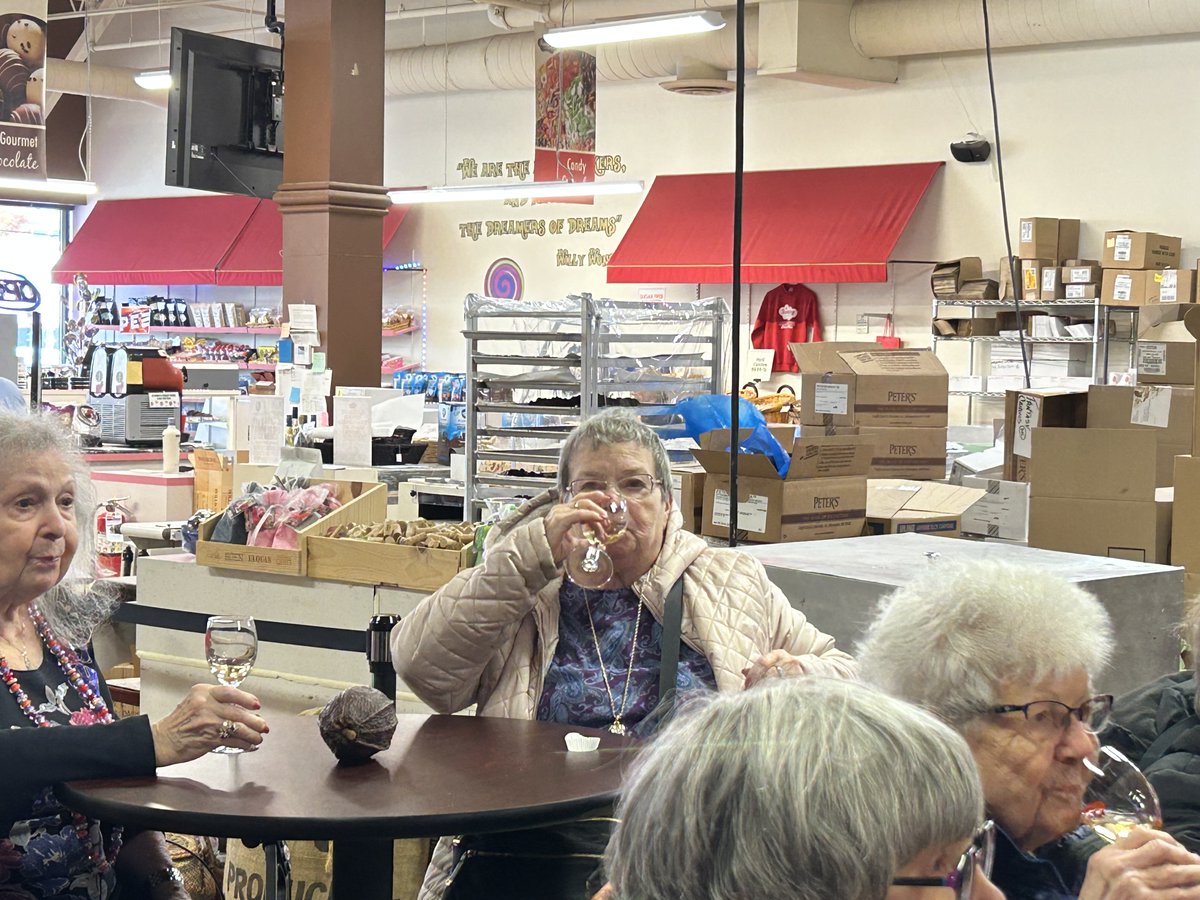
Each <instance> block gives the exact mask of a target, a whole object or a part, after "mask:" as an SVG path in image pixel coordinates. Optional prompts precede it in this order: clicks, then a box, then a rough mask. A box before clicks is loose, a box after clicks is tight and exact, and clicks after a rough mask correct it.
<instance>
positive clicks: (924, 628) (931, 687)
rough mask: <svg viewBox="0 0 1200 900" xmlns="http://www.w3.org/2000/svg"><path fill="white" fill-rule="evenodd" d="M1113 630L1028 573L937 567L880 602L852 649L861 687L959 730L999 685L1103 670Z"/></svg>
mask: <svg viewBox="0 0 1200 900" xmlns="http://www.w3.org/2000/svg"><path fill="white" fill-rule="evenodd" d="M1112 650H1113V633H1112V623H1111V621H1110V620H1109V616H1108V613H1107V612H1106V611H1105V609H1104V607H1103V606H1101V604H1100V601H1098V600H1097V599H1096V598H1095V597H1093V596H1092V595H1091V594H1089V593H1088V592H1087V591H1085V590H1083V589H1081V588H1079V587H1077V586H1076V585H1073V584H1069V583H1068V582H1066V581H1064V580H1063V579H1061V578H1059V577H1058V576H1056V575H1052V574H1050V573H1048V572H1045V571H1043V570H1040V569H1036V568H1033V567H1031V566H1017V565H1012V564H1008V563H998V562H991V561H986V560H981V561H972V562H966V563H958V562H942V563H936V564H934V565H931V566H929V568H928V570H927V571H926V572H925V573H924V574H922V575H920V576H919V577H917V578H915V579H913V580H912V581H911V582H909V583H908V584H906V585H904V586H903V587H901V588H899V589H898V590H896V591H895V592H894V593H893V594H891V595H890V596H888V597H885V598H884V599H883V600H882V601H881V602H880V605H879V607H878V609H877V610H876V614H875V619H874V621H873V622H872V623H871V625H870V626H869V628H868V629H867V634H866V637H865V638H864V639H863V641H862V642H861V643H860V644H859V647H858V651H857V656H858V661H859V671H860V674H861V677H862V679H863V680H864V681H867V682H868V683H870V684H873V685H875V686H876V687H878V688H880V689H881V690H884V691H887V692H888V693H889V694H893V695H894V696H897V697H900V698H902V699H904V700H908V701H909V702H910V703H915V704H917V705H918V706H921V707H924V708H925V709H927V710H929V711H930V712H932V713H934V714H935V715H937V716H939V717H940V718H941V719H943V720H944V721H946V722H949V723H950V724H951V725H953V726H955V727H957V728H960V729H961V728H962V727H963V726H965V725H966V724H967V723H969V722H971V721H972V720H973V719H974V718H975V717H976V716H978V715H979V714H980V713H981V712H982V711H983V710H985V709H986V708H987V707H989V706H991V705H993V704H995V703H996V702H997V699H996V698H997V694H998V689H999V687H1000V686H1001V685H1004V684H1036V683H1038V682H1041V681H1044V680H1046V679H1051V678H1064V677H1068V676H1070V675H1072V674H1074V673H1076V672H1079V671H1081V670H1082V671H1084V672H1086V673H1087V675H1088V678H1089V679H1090V680H1091V681H1093V682H1094V681H1095V679H1096V677H1097V676H1098V675H1099V674H1100V672H1101V671H1102V670H1103V669H1104V667H1105V665H1107V664H1108V660H1109V657H1110V656H1111V655H1112Z"/></svg>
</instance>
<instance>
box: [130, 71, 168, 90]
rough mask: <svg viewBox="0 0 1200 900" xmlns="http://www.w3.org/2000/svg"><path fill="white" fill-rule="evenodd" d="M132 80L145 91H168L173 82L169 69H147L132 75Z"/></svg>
mask: <svg viewBox="0 0 1200 900" xmlns="http://www.w3.org/2000/svg"><path fill="white" fill-rule="evenodd" d="M133 81H134V84H136V85H137V86H138V87H140V88H144V89H145V90H147V91H169V90H170V89H171V86H172V85H173V84H174V82H173V81H172V79H171V70H170V69H147V70H146V71H144V72H138V73H137V74H136V75H134V76H133Z"/></svg>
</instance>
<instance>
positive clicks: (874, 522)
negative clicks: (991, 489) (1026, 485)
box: [867, 478, 984, 537]
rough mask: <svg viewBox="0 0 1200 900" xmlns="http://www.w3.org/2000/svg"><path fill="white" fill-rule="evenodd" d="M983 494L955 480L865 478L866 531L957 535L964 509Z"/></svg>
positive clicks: (944, 535)
mask: <svg viewBox="0 0 1200 900" xmlns="http://www.w3.org/2000/svg"><path fill="white" fill-rule="evenodd" d="M983 495H984V491H983V490H981V489H979V488H970V487H962V486H960V485H954V484H938V483H936V482H929V481H905V480H903V479H896V478H880V479H871V480H869V481H868V482H867V532H868V533H869V534H902V533H905V532H916V533H919V534H936V535H941V536H943V537H958V535H959V533H960V532H961V531H962V516H963V513H965V512H966V511H967V510H968V509H970V508H971V505H972V504H974V503H975V502H976V501H978V500H979V499H980V498H981V497H982V496H983Z"/></svg>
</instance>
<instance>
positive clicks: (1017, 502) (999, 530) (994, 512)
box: [962, 475, 1029, 541]
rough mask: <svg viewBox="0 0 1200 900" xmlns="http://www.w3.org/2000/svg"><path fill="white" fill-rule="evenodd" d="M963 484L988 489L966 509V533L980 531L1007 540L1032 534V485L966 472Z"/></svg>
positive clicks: (982, 533) (988, 535)
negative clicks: (1030, 520) (1030, 512)
mask: <svg viewBox="0 0 1200 900" xmlns="http://www.w3.org/2000/svg"><path fill="white" fill-rule="evenodd" d="M962 484H963V487H973V488H981V489H982V490H983V491H984V492H985V493H984V495H983V496H982V497H981V498H979V500H978V501H976V502H975V503H973V504H972V505H971V507H970V508H969V509H968V510H967V511H966V512H965V513H963V518H962V530H963V533H964V534H980V535H984V536H986V537H992V538H1000V539H1002V540H1006V541H1024V540H1026V539H1027V538H1028V536H1029V485H1027V484H1022V483H1020V482H1018V481H1002V480H1000V479H998V478H976V477H974V476H971V475H964V476H963V478H962Z"/></svg>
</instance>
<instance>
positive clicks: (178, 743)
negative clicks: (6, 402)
mask: <svg viewBox="0 0 1200 900" xmlns="http://www.w3.org/2000/svg"><path fill="white" fill-rule="evenodd" d="M89 486H90V483H89V479H88V476H87V471H86V468H85V467H84V465H83V462H82V460H81V459H80V457H79V456H78V454H77V453H76V452H75V451H74V449H73V448H72V447H71V445H70V440H69V435H68V434H67V433H66V432H65V431H64V430H63V429H62V428H61V427H60V426H59V425H58V423H57V422H55V421H53V420H52V419H50V418H48V417H43V416H37V415H33V416H24V415H18V414H14V413H10V412H5V411H2V410H0V754H3V757H4V759H5V766H4V769H3V774H0V896H3V897H4V898H8V897H10V896H11V897H14V898H35V897H40V898H72V900H74V898H87V900H105V898H110V897H116V896H118V893H119V894H120V896H121V897H149V898H153V900H159V898H163V900H165V898H171V900H184V898H187V896H188V894H187V892H186V890H185V889H184V887H183V884H182V879H181V878H180V877H179V873H178V872H177V871H176V870H175V869H173V868H172V867H171V862H170V858H169V856H168V855H167V851H166V846H165V844H164V842H163V839H162V835H160V834H157V833H155V832H140V833H137V834H134V833H132V832H130V831H125V830H123V829H121V828H120V827H115V826H114V827H109V826H108V825H103V826H102V825H101V823H99V822H96V821H93V820H89V819H87V818H86V817H84V816H82V815H79V814H75V813H72V812H71V811H70V810H68V809H65V808H64V807H62V806H61V805H60V804H59V803H58V801H57V800H56V799H55V797H54V794H53V791H52V789H51V785H53V784H55V783H57V782H59V781H68V780H72V779H76V778H98V777H117V776H124V775H144V774H150V773H152V772H153V771H154V768H155V766H156V765H168V764H171V763H176V762H184V761H186V760H189V759H195V758H197V757H199V756H201V755H203V754H204V753H206V752H208V751H209V750H211V749H212V748H213V747H216V746H218V745H220V744H226V745H230V746H238V747H241V748H242V749H244V750H253V749H255V748H256V747H257V745H258V744H260V743H261V742H262V735H263V734H265V733H266V731H267V726H266V723H265V722H264V721H263V720H262V719H261V718H259V717H258V716H257V715H255V714H254V712H252V710H256V709H258V708H259V702H258V699H257V698H256V697H254V695H252V694H248V693H246V692H244V691H239V690H236V689H234V688H228V687H219V686H215V685H196V686H195V687H193V688H192V689H191V690H190V691H189V693H188V695H187V696H186V697H185V698H184V700H183V701H182V702H181V703H180V704H179V706H178V707H176V709H175V710H174V711H173V712H171V713H170V714H169V715H168V716H167V717H166V718H164V719H161V720H159V721H158V722H155V723H153V724H150V722H149V721H148V720H147V719H146V718H145V717H144V716H137V717H133V718H131V719H126V720H122V721H120V722H117V721H114V719H113V716H112V713H111V712H110V709H111V700H110V698H109V696H108V690H107V688H106V686H105V684H104V680H103V678H102V677H101V676H100V674H99V673H98V671H97V669H96V668H95V665H94V663H92V662H91V659H90V657H89V656H88V655H87V653H86V651H84V650H83V649H81V648H82V647H85V646H86V644H87V641H88V639H89V637H90V635H91V631H92V628H93V627H94V626H96V625H98V624H99V623H100V622H101V621H103V619H104V618H105V617H106V616H107V614H108V613H109V612H110V611H111V601H109V600H108V599H106V597H105V595H104V593H103V592H102V591H100V590H89V589H87V588H86V587H85V586H86V585H87V581H86V580H84V579H86V578H87V577H88V574H89V573H90V565H91V563H92V558H91V547H90V541H89V538H90V528H89V527H88V515H87V511H90V510H91V508H92V507H91V504H90V503H86V502H84V501H83V497H84V495H85V494H86V492H87V490H88V488H89ZM73 562H74V564H75V570H76V571H77V572H78V574H79V575H80V576H81V578H80V579H77V580H67V579H66V576H67V575H68V573H70V572H71V571H72V563H73ZM80 726H93V727H80Z"/></svg>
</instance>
